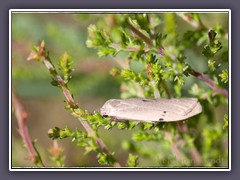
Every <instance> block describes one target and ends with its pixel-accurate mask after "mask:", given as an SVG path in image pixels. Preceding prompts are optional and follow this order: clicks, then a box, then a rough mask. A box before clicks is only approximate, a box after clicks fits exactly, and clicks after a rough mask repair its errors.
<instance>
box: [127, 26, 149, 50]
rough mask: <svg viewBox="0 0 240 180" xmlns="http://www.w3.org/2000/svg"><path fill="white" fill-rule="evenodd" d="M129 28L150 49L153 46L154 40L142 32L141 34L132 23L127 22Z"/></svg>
mask: <svg viewBox="0 0 240 180" xmlns="http://www.w3.org/2000/svg"><path fill="white" fill-rule="evenodd" d="M127 27H128V28H129V29H130V30H131V31H132V32H133V33H134V34H136V35H137V36H138V37H139V38H140V39H142V40H143V41H145V42H146V43H147V44H148V45H149V46H150V47H152V46H153V43H152V40H151V39H150V38H148V37H147V36H145V35H144V34H143V33H142V32H140V31H139V30H138V29H136V28H135V27H134V26H133V25H132V24H131V23H129V22H127Z"/></svg>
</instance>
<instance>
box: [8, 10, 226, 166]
mask: <svg viewBox="0 0 240 180" xmlns="http://www.w3.org/2000/svg"><path fill="white" fill-rule="evenodd" d="M200 17H201V20H202V22H203V24H204V25H205V26H206V27H213V26H215V25H217V24H221V25H223V28H224V30H225V31H228V14H226V13H202V14H200ZM103 18H107V15H105V14H72V13H13V14H12V19H11V25H12V29H11V37H12V57H11V60H12V61H11V63H12V87H13V89H14V90H15V92H16V93H17V95H18V96H19V98H20V100H21V102H22V103H23V105H24V107H25V109H26V110H27V111H28V113H29V118H28V122H27V125H28V127H29V133H30V136H31V138H32V139H37V143H36V147H37V148H38V150H39V152H40V154H41V156H42V158H43V161H44V163H45V164H47V165H48V166H51V165H53V164H52V162H51V161H50V160H49V153H48V149H49V148H50V147H51V146H52V144H53V142H52V140H51V139H50V138H48V134H47V132H48V130H49V129H51V128H54V127H55V126H57V127H60V128H64V127H66V126H68V127H70V128H71V129H72V130H74V129H75V128H78V129H82V127H81V124H80V123H79V122H78V120H77V119H75V118H74V117H73V116H71V113H70V112H69V111H66V110H65V109H64V106H65V105H66V104H65V102H64V97H63V95H62V93H61V91H60V90H59V89H58V88H56V87H53V86H51V85H50V82H51V79H50V76H49V73H48V72H47V69H46V68H45V66H43V65H42V64H40V63H37V62H32V61H31V62H29V61H27V57H28V55H29V53H30V51H31V49H32V48H33V46H34V45H36V44H37V43H38V41H39V40H45V43H46V46H47V48H48V49H49V50H50V57H51V59H52V61H53V63H56V62H57V60H58V58H59V57H60V56H61V55H62V54H63V53H64V52H67V53H68V54H70V55H71V56H72V59H73V61H74V65H73V68H74V69H75V70H74V72H73V73H72V76H73V79H72V80H71V82H70V83H69V87H70V89H71V91H72V93H73V94H74V97H75V99H76V101H77V102H78V103H79V105H80V107H81V108H82V109H88V110H90V111H92V112H93V111H98V110H99V108H100V107H101V106H102V105H103V104H104V102H105V101H106V100H108V99H110V98H120V90H119V89H120V82H118V81H116V79H114V77H112V76H111V75H110V74H109V71H110V70H111V68H112V67H114V66H117V64H116V63H115V62H114V61H112V59H111V58H101V59H100V58H99V57H98V56H97V51H95V50H93V49H88V48H87V47H86V40H87V36H88V35H87V27H88V26H89V25H90V24H96V23H98V20H99V19H103ZM176 26H177V27H178V28H179V31H178V33H179V35H180V36H181V33H183V32H185V31H186V30H191V29H193V28H192V27H191V26H190V25H189V24H187V23H186V22H184V21H183V20H181V19H180V18H179V19H176ZM199 49H200V48H199ZM199 49H191V50H189V51H187V53H188V54H187V55H188V57H189V58H188V59H195V60H194V62H191V65H193V67H197V68H196V69H198V71H200V72H204V70H205V69H206V68H207V62H206V63H205V64H202V63H201V62H202V61H201V59H202V58H203V56H201V52H200V51H199ZM193 63H195V64H193ZM184 88H185V89H186V90H187V88H188V84H186V86H184ZM226 109H227V108H226V107H225V106H220V107H219V108H217V109H216V111H215V115H216V118H222V117H223V115H224V114H225V113H226ZM11 121H12V127H11V128H12V166H13V167H15V166H16V167H26V166H32V165H33V164H32V162H30V161H27V160H26V157H27V156H28V153H27V151H26V149H25V148H24V147H23V143H22V139H21V138H20V136H19V133H18V132H17V123H16V119H15V116H14V114H13V115H12V119H11ZM100 134H101V136H102V139H103V140H104V142H105V143H106V144H107V146H108V147H109V149H110V150H111V151H114V152H116V156H117V157H118V159H119V160H120V162H121V161H122V162H125V160H126V158H127V156H128V152H126V151H124V150H122V151H119V149H121V148H122V143H121V142H122V141H123V140H124V139H129V138H130V137H131V136H130V135H131V133H130V132H128V131H121V130H119V129H117V128H115V129H112V130H110V131H106V130H105V131H100ZM58 142H59V144H60V145H61V146H63V148H64V152H63V154H64V155H66V157H67V158H66V161H65V166H86V167H87V166H99V164H98V163H97V160H96V157H95V154H89V155H87V156H84V155H83V149H81V148H78V147H76V146H75V145H74V144H73V143H71V142H69V139H63V140H61V141H58ZM147 163H148V162H146V165H147Z"/></svg>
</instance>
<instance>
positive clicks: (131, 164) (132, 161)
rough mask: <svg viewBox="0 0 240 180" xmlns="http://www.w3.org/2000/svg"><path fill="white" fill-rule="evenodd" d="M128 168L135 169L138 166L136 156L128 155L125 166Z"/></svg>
mask: <svg viewBox="0 0 240 180" xmlns="http://www.w3.org/2000/svg"><path fill="white" fill-rule="evenodd" d="M126 165H127V166H128V167H136V166H137V165H138V156H136V155H133V154H131V153H130V154H129V155H128V160H127V164H126Z"/></svg>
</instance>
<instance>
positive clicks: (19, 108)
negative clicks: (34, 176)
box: [12, 92, 44, 167]
mask: <svg viewBox="0 0 240 180" xmlns="http://www.w3.org/2000/svg"><path fill="white" fill-rule="evenodd" d="M12 105H13V107H14V110H15V116H16V119H17V123H18V128H19V129H18V130H19V133H20V135H21V137H22V139H23V142H24V144H25V145H26V148H27V150H28V152H29V159H30V160H31V161H32V162H33V163H35V164H38V165H40V166H42V167H44V164H43V162H42V160H41V157H40V156H39V154H38V152H37V151H36V149H35V148H34V145H33V143H32V141H31V138H30V135H29V133H28V128H27V125H26V122H27V118H28V113H27V112H26V110H25V109H24V107H23V105H22V104H21V102H20V100H19V99H18V97H17V95H16V94H15V93H14V92H12Z"/></svg>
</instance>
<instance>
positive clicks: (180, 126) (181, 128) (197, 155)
mask: <svg viewBox="0 0 240 180" xmlns="http://www.w3.org/2000/svg"><path fill="white" fill-rule="evenodd" d="M177 129H178V130H179V131H180V132H182V133H185V134H187V133H189V130H188V127H187V125H186V124H185V123H184V122H183V121H181V122H178V123H177ZM183 141H184V143H185V144H186V141H185V140H184V139H183ZM190 155H191V157H192V159H193V163H194V165H196V166H200V165H201V164H202V158H201V155H200V153H199V152H198V150H197V149H196V147H191V149H190Z"/></svg>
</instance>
